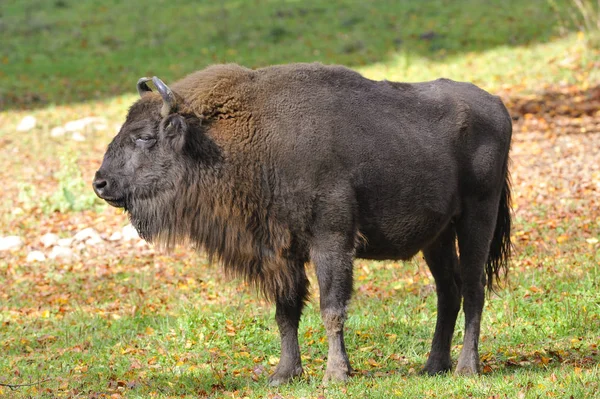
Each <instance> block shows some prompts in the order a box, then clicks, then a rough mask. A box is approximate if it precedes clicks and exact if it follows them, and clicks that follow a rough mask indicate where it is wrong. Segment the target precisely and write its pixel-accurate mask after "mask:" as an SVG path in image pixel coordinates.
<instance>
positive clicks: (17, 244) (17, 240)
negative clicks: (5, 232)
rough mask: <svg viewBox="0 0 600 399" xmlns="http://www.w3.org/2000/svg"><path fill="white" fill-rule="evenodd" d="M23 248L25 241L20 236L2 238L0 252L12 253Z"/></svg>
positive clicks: (0, 239)
mask: <svg viewBox="0 0 600 399" xmlns="http://www.w3.org/2000/svg"><path fill="white" fill-rule="evenodd" d="M22 246H23V239H21V237H19V236H6V237H0V251H11V250H15V249H19V248H21V247H22Z"/></svg>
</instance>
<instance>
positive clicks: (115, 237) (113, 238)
mask: <svg viewBox="0 0 600 399" xmlns="http://www.w3.org/2000/svg"><path fill="white" fill-rule="evenodd" d="M122 239H123V234H122V233H121V232H120V231H115V232H114V233H112V234H111V235H110V237H108V241H119V240H122Z"/></svg>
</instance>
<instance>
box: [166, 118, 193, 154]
mask: <svg viewBox="0 0 600 399" xmlns="http://www.w3.org/2000/svg"><path fill="white" fill-rule="evenodd" d="M187 130H188V124H187V122H186V121H185V118H184V117H183V116H181V115H179V114H171V115H169V116H168V117H166V118H165V119H164V120H163V121H162V125H161V132H160V134H161V138H162V139H163V140H164V141H165V142H167V143H169V145H170V146H171V147H172V148H173V150H175V151H181V150H183V146H184V145H185V138H186V132H187Z"/></svg>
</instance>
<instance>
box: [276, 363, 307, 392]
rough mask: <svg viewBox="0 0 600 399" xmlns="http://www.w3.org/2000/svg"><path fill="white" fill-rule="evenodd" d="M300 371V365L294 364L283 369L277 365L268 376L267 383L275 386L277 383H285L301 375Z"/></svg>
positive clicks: (301, 371)
mask: <svg viewBox="0 0 600 399" xmlns="http://www.w3.org/2000/svg"><path fill="white" fill-rule="evenodd" d="M302 373H303V370H302V366H294V367H291V368H285V369H283V368H282V369H280V368H279V366H277V368H276V369H275V372H274V373H273V374H271V376H269V385H270V386H272V387H277V386H279V385H283V384H287V383H288V382H290V381H291V380H292V379H294V378H296V377H299V376H301V375H302Z"/></svg>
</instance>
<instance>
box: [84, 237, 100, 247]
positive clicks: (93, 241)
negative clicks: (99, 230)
mask: <svg viewBox="0 0 600 399" xmlns="http://www.w3.org/2000/svg"><path fill="white" fill-rule="evenodd" d="M103 242H104V241H103V240H102V238H100V236H98V237H92V238H89V239H87V240H85V245H87V246H96V245H100V244H102V243H103Z"/></svg>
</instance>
